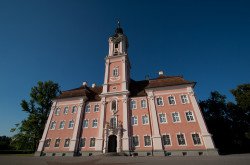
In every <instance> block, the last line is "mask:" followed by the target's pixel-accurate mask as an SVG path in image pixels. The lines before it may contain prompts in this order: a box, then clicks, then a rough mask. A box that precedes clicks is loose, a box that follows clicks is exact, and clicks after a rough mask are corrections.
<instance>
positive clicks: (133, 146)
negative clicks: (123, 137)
mask: <svg viewBox="0 0 250 165" xmlns="http://www.w3.org/2000/svg"><path fill="white" fill-rule="evenodd" d="M134 137H137V138H138V145H137V146H135V145H134V141H133V140H134V139H133V138H134ZM132 145H133V147H140V138H139V135H133V136H132Z"/></svg>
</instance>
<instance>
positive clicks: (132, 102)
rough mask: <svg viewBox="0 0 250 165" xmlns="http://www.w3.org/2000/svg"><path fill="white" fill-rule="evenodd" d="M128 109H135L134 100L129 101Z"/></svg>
mask: <svg viewBox="0 0 250 165" xmlns="http://www.w3.org/2000/svg"><path fill="white" fill-rule="evenodd" d="M130 109H136V101H135V100H131V101H130Z"/></svg>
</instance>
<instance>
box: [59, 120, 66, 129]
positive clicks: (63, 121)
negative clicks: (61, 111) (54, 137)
mask: <svg viewBox="0 0 250 165" xmlns="http://www.w3.org/2000/svg"><path fill="white" fill-rule="evenodd" d="M62 123H63V127H62V128H61V124H62ZM65 124H66V122H65V120H62V121H61V122H60V123H59V129H64V127H65Z"/></svg>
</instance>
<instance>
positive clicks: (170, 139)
mask: <svg viewBox="0 0 250 165" xmlns="http://www.w3.org/2000/svg"><path fill="white" fill-rule="evenodd" d="M164 135H165V136H167V135H168V136H169V141H170V144H169V145H168V144H164V141H163V136H164ZM162 145H163V146H172V138H171V135H170V134H169V133H166V134H163V135H162Z"/></svg>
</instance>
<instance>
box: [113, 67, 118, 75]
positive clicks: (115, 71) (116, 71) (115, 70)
mask: <svg viewBox="0 0 250 165" xmlns="http://www.w3.org/2000/svg"><path fill="white" fill-rule="evenodd" d="M112 76H113V77H118V76H119V67H117V66H116V67H114V68H113V70H112Z"/></svg>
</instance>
